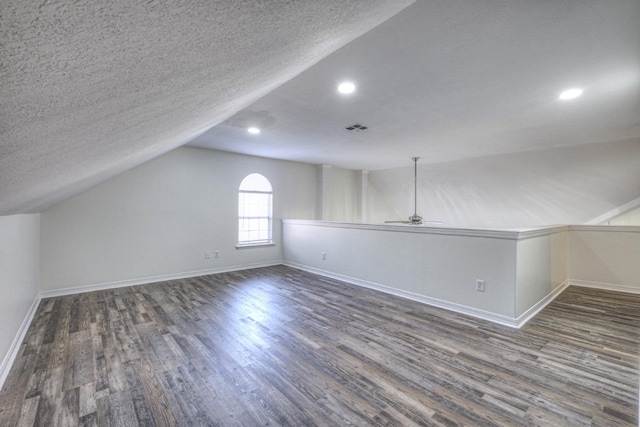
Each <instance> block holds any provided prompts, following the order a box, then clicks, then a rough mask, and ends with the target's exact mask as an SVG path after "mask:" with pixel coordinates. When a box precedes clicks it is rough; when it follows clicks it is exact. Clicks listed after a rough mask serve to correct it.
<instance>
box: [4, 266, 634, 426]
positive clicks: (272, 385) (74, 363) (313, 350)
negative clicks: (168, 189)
mask: <svg viewBox="0 0 640 427" xmlns="http://www.w3.org/2000/svg"><path fill="white" fill-rule="evenodd" d="M639 332H640V295H630V294H622V293H616V292H608V291H601V290H593V289H583V288H574V287H570V288H569V289H567V290H566V291H565V292H564V293H563V294H562V295H560V296H559V297H558V298H557V299H556V300H555V301H554V302H553V303H552V304H551V305H549V306H548V307H547V308H546V309H544V310H543V311H542V312H541V313H540V314H539V315H538V316H537V317H536V318H535V319H533V320H532V321H531V322H530V323H529V324H528V325H527V326H525V327H524V328H523V329H522V330H513V329H510V328H507V327H502V326H499V325H495V324H491V323H488V322H485V321H481V320H478V319H473V318H469V317H466V316H463V315H459V314H456V313H452V312H448V311H445V310H440V309H437V308H433V307H429V306H425V305H422V304H420V303H416V302H412V301H408V300H404V299H401V298H396V297H393V296H389V295H386V294H382V293H378V292H376V291H373V290H369V289H364V288H359V287H355V286H353V285H348V284H345V283H341V282H338V281H335V280H331V279H327V278H324V277H320V276H316V275H313V274H310V273H306V272H303V271H299V270H295V269H291V268H288V267H284V266H277V267H269V268H261V269H254V270H247V271H240V272H233V273H224V274H217V275H211V276H205V277H199V278H192V279H184V280H176V281H169V282H163V283H159V284H150V285H142V286H135V287H128V288H119V289H113V290H107V291H98V292H91V293H84V294H78V295H71V296H64V297H58V298H51V299H46V300H43V301H42V302H41V304H40V307H39V308H38V311H37V313H36V316H35V318H34V320H33V323H32V325H31V327H30V329H29V331H28V333H27V336H26V338H25V340H24V343H23V344H22V347H21V349H20V353H19V355H18V357H17V358H16V361H15V363H14V365H13V367H12V370H11V372H10V374H9V377H8V379H7V381H6V383H5V385H4V388H3V389H2V391H1V392H0V426H30V425H38V426H45V425H46V426H56V425H57V426H65V427H66V426H76V425H80V426H134V425H145V426H153V425H157V426H209V425H211V426H213V425H221V426H258V425H277V426H315V425H317V426H344V425H358V426H368V425H384V426H411V425H425V426H431V425H433V426H535V425H542V426H569V425H582V426H589V425H593V426H635V425H637V424H638V363H639V344H640V343H639V336H640V334H639Z"/></svg>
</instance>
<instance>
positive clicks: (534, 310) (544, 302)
mask: <svg viewBox="0 0 640 427" xmlns="http://www.w3.org/2000/svg"><path fill="white" fill-rule="evenodd" d="M569 285H571V283H570V282H569V281H568V280H565V281H564V283H562V284H561V285H560V286H558V287H556V288H555V289H554V290H552V291H551V292H549V293H548V294H547V295H545V296H544V298H542V299H541V300H540V301H538V302H537V303H535V304H534V305H533V306H532V307H530V308H529V309H528V310H527V311H525V312H524V313H522V314H521V315H520V316H518V318H517V320H516V323H517V324H518V326H517V327H518V328H521V327H523V326H524V325H525V324H526V323H527V322H528V321H529V320H531V319H533V318H534V317H535V316H536V314H538V313H540V312H541V311H542V309H543V308H545V307H546V306H548V305H549V304H550V303H551V301H553V300H554V299H556V297H557V296H558V295H560V294H561V293H562V292H563V291H564V290H565V289H567V288H568V287H569Z"/></svg>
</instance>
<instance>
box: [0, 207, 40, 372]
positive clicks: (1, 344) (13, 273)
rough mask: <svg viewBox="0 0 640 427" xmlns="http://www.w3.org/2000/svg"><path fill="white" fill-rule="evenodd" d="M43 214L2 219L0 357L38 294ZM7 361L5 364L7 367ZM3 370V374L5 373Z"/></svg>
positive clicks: (0, 240) (4, 352) (0, 238)
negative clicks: (41, 220)
mask: <svg viewBox="0 0 640 427" xmlns="http://www.w3.org/2000/svg"><path fill="white" fill-rule="evenodd" d="M39 246H40V214H31V215H11V216H0V272H1V273H0V325H2V326H1V327H0V357H2V359H5V357H6V356H7V355H8V353H9V350H10V349H11V344H12V342H13V340H14V339H15V336H16V331H18V330H19V329H20V325H22V322H23V321H24V320H25V318H26V316H27V314H28V312H29V308H30V307H31V306H32V304H33V302H34V300H35V298H36V295H37V294H38V264H39ZM5 362H6V359H5V361H4V362H3V363H2V365H1V366H2V367H3V368H4V364H5ZM3 371H4V369H1V370H0V372H3ZM1 383H2V381H0V384H1Z"/></svg>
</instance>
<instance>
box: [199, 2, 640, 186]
mask: <svg viewBox="0 0 640 427" xmlns="http://www.w3.org/2000/svg"><path fill="white" fill-rule="evenodd" d="M343 79H352V80H353V81H354V82H355V83H356V84H357V85H358V88H357V91H356V92H355V93H354V94H353V95H351V96H348V97H345V96H340V95H339V94H338V93H337V92H336V90H335V87H336V85H337V83H338V82H340V81H341V80H343ZM574 86H578V87H581V88H583V89H584V95H583V96H582V97H581V98H579V99H576V100H573V101H566V102H563V101H559V100H558V99H557V97H558V94H559V93H560V91H562V90H564V89H567V88H570V87H574ZM253 123H257V124H258V125H260V126H262V127H263V130H262V132H261V133H260V134H259V135H249V134H248V133H247V132H246V130H245V129H246V125H248V124H253ZM354 123H359V124H362V125H364V126H367V127H368V129H367V130H366V131H361V132H357V133H356V132H347V131H345V129H344V127H346V126H348V125H351V124H354ZM613 141H636V142H637V143H640V1H638V0H615V1H601V0H597V1H585V0H565V1H560V2H559V1H503V0H474V1H468V0H422V1H418V2H416V3H415V4H413V5H411V6H409V7H408V8H406V9H404V10H403V11H402V12H400V13H398V14H397V15H395V16H394V17H392V18H391V19H389V20H387V21H386V22H384V23H383V24H382V25H380V26H378V27H376V28H375V29H373V30H372V31H370V32H368V33H367V34H365V35H363V36H362V37H360V38H358V39H357V40H355V41H353V42H351V43H349V44H348V45H346V46H345V47H343V48H341V49H339V50H338V51H336V52H335V53H333V54H331V55H330V56H328V57H327V58H325V59H324V60H322V61H320V62H319V63H318V64H317V65H315V66H313V67H311V68H309V69H308V70H306V71H305V72H303V73H301V74H300V75H299V76H297V77H296V78H294V79H292V80H290V81H289V82H287V83H286V84H284V85H282V86H281V87H279V88H278V89H277V90H275V91H273V92H271V93H270V94H268V95H266V96H265V97H263V98H261V99H260V100H258V101H256V102H255V103H254V104H252V105H250V106H248V107H247V108H246V109H244V110H243V111H240V112H239V113H238V114H236V115H235V116H233V117H231V118H230V119H229V120H227V121H225V122H223V123H221V124H220V125H218V126H216V127H214V128H212V129H211V130H209V131H208V132H206V133H204V134H202V135H200V136H199V137H198V138H196V139H195V140H194V141H193V142H192V143H191V145H194V146H198V147H204V148H214V149H219V150H227V151H234V152H241V153H247V154H255V155H261V156H266V157H277V158H283V159H291V160H299V161H305V162H310V163H317V164H328V165H333V166H339V167H344V168H349V169H369V170H380V169H386V168H395V167H401V166H405V165H408V164H410V159H411V157H413V156H420V157H421V158H422V159H421V162H422V163H439V162H451V161H457V160H463V159H469V158H478V157H485V156H498V155H503V154H508V153H520V152H535V151H539V150H550V149H555V148H560V147H569V146H578V145H583V144H592V143H607V142H613ZM555 153H556V155H558V156H565V157H564V158H563V159H561V160H562V161H565V162H567V164H570V163H571V162H572V153H573V152H572V151H555ZM593 153H596V151H593ZM562 161H560V162H559V163H560V164H562ZM639 166H640V165H639ZM459 173H461V174H464V171H459Z"/></svg>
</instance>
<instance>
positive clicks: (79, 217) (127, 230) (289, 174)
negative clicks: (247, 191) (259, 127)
mask: <svg viewBox="0 0 640 427" xmlns="http://www.w3.org/2000/svg"><path fill="white" fill-rule="evenodd" d="M253 172H257V173H261V174H263V175H264V176H266V177H267V178H268V179H269V180H270V181H271V184H272V185H273V190H274V206H273V214H274V230H273V236H274V240H275V243H276V245H275V246H273V247H261V248H252V249H242V250H238V249H236V248H235V244H236V243H237V206H238V201H237V200H238V198H237V193H238V187H239V185H240V182H241V181H242V179H243V178H244V177H245V176H246V175H248V174H250V173H253ZM315 200H316V169H315V167H314V166H312V165H306V164H302V163H293V162H286V161H278V160H270V159H265V158H260V157H251V156H243V155H236V154H230V153H224V152H217V151H211V150H203V149H197V148H188V147H183V148H179V149H177V150H174V151H172V152H170V153H167V154H165V155H163V156H161V157H159V158H157V159H154V160H152V161H150V162H148V163H146V164H144V165H142V166H139V167H137V168H135V169H133V170H131V171H129V172H126V173H124V174H122V175H119V176H118V177H116V178H113V179H111V180H109V181H107V182H105V183H102V184H100V185H98V186H96V187H93V188H91V189H90V190H87V191H85V192H83V193H81V194H79V195H77V196H75V197H73V198H71V199H68V200H66V201H64V202H62V203H60V204H58V205H56V206H53V207H51V208H49V209H47V210H46V211H44V212H42V244H41V247H42V252H41V256H42V262H41V270H40V271H41V290H43V291H50V290H57V289H64V288H69V287H76V286H83V285H96V284H107V283H114V282H118V281H127V280H135V279H141V280H144V279H147V278H155V277H162V276H166V275H175V274H189V273H198V272H201V271H206V270H211V269H218V268H231V267H235V266H239V267H240V266H249V265H257V264H262V263H273V262H279V261H280V260H281V259H282V242H281V239H280V236H281V224H280V219H281V218H313V215H314V209H315ZM205 251H211V252H212V257H211V259H205V256H204V252H205ZM215 251H219V253H220V257H219V258H217V259H216V258H215V257H214V256H213V253H214V252H215Z"/></svg>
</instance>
